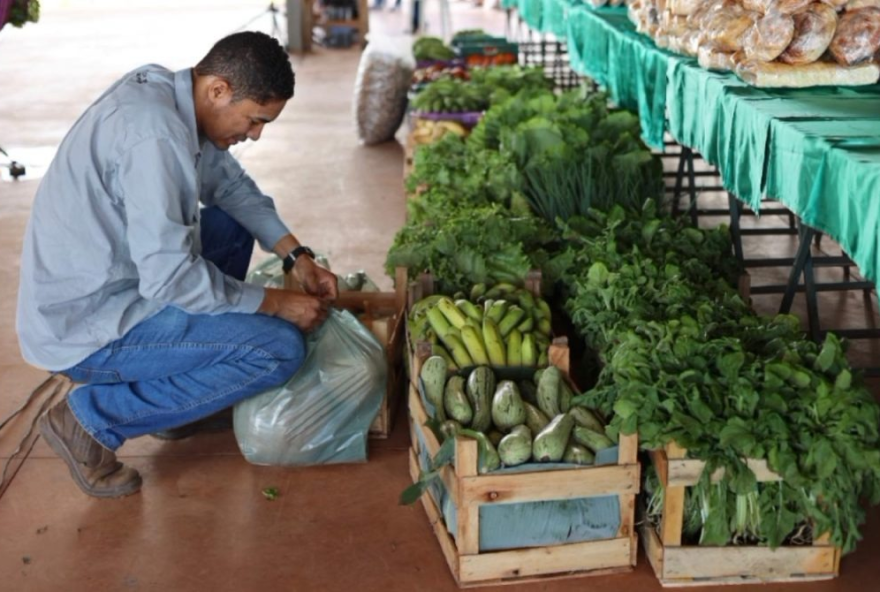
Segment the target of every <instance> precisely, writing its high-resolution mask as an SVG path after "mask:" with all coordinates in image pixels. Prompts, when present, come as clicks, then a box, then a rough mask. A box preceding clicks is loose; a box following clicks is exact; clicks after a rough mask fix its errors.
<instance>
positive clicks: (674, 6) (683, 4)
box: [666, 0, 703, 16]
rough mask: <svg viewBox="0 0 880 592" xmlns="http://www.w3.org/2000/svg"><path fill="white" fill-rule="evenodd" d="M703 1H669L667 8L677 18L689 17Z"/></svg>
mask: <svg viewBox="0 0 880 592" xmlns="http://www.w3.org/2000/svg"><path fill="white" fill-rule="evenodd" d="M700 4H703V0H667V2H666V8H667V9H668V10H669V12H670V13H672V14H673V15H675V16H688V15H689V14H691V13H693V12H694V11H695V10H696V9H697V8H699V6H700Z"/></svg>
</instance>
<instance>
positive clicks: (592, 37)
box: [509, 0, 880, 282]
mask: <svg viewBox="0 0 880 592" xmlns="http://www.w3.org/2000/svg"><path fill="white" fill-rule="evenodd" d="M509 1H510V4H511V5H513V6H515V5H517V4H518V5H519V7H520V12H521V14H523V18H524V20H526V22H529V23H530V25H531V26H533V28H535V29H537V30H539V31H543V32H553V33H554V34H558V32H559V31H560V30H561V25H560V23H559V20H560V19H563V20H564V21H565V24H566V26H567V40H568V48H569V57H570V59H571V64H572V68H574V69H575V70H576V71H578V72H580V73H582V74H585V75H587V76H589V77H590V78H593V79H594V80H596V81H597V82H598V83H599V84H600V85H602V86H604V87H605V88H607V90H608V92H609V95H610V97H611V99H612V100H613V101H614V102H615V103H616V104H618V105H620V106H621V107H624V108H627V109H631V110H633V111H637V112H638V113H639V117H640V119H641V124H642V134H643V137H644V139H645V141H646V142H647V143H648V144H650V145H651V146H654V147H658V148H659V147H661V146H662V144H663V135H664V132H665V131H667V129H668V131H669V133H670V134H671V135H672V137H673V138H675V140H676V141H678V142H679V143H680V144H682V145H684V146H689V147H691V148H693V149H694V150H696V151H697V152H699V153H700V154H701V155H702V156H703V157H704V158H705V159H706V160H708V161H709V162H711V163H713V164H715V165H717V166H718V168H719V170H720V171H721V176H722V180H723V182H724V186H725V187H726V188H727V189H729V190H730V191H731V192H732V193H733V194H734V195H736V196H737V197H739V198H740V199H741V200H743V201H745V202H746V203H748V204H749V205H750V206H751V207H752V208H753V209H755V210H756V211H759V208H760V202H761V198H762V197H764V196H768V197H771V198H773V199H777V200H779V201H780V202H782V203H783V204H784V205H785V206H786V207H788V208H789V209H790V210H791V211H792V212H794V213H795V214H797V215H798V216H799V217H800V218H801V219H802V220H803V221H804V222H805V223H806V224H808V225H810V226H812V227H814V228H816V229H819V230H821V231H822V232H825V233H826V234H828V235H829V236H830V237H831V238H833V239H834V240H836V241H837V242H838V243H840V245H841V246H842V247H843V249H844V250H845V251H846V252H847V253H848V254H849V255H850V256H851V257H852V258H853V260H854V261H855V262H856V264H857V265H858V266H859V269H860V271H861V272H862V274H863V275H864V276H865V277H867V278H869V279H870V280H872V281H875V282H876V281H877V279H878V275H880V86H877V85H874V86H866V87H857V88H812V89H780V90H768V89H756V88H753V87H750V86H748V85H747V84H745V83H744V82H742V81H741V80H739V79H738V78H737V77H736V76H734V75H732V74H725V73H717V72H709V71H707V70H704V69H702V68H700V67H699V66H698V65H697V64H696V62H695V60H693V59H690V58H685V57H682V56H677V55H673V54H671V53H669V52H666V51H664V50H662V49H659V48H657V47H656V46H655V45H654V43H653V42H652V41H651V40H650V39H648V38H647V37H645V36H642V35H639V34H637V33H636V32H635V28H634V26H633V25H632V23H630V22H629V20H628V19H627V17H626V10H625V9H624V8H622V7H619V8H601V9H593V8H592V7H589V6H587V5H584V4H580V3H578V2H576V1H573V0H509ZM523 4H528V6H529V8H528V9H526V10H527V11H528V14H529V15H530V16H529V18H526V16H525V13H524V12H523ZM560 4H564V5H565V6H564V7H561V8H560ZM532 23H537V26H535V25H533V24H532Z"/></svg>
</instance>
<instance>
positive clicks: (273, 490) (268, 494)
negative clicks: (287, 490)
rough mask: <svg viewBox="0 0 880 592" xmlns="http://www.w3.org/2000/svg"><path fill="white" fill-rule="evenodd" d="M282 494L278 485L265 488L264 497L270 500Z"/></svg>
mask: <svg viewBox="0 0 880 592" xmlns="http://www.w3.org/2000/svg"><path fill="white" fill-rule="evenodd" d="M279 495H281V492H280V491H278V488H277V487H267V488H266V489H264V490H263V497H265V498H266V499H267V500H269V501H270V502H271V501H272V500H275V499H277V498H278V496H279Z"/></svg>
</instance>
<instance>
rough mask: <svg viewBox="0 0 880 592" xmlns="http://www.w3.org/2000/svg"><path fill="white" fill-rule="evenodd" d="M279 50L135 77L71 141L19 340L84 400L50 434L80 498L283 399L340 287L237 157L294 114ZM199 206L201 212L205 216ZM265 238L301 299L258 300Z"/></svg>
mask: <svg viewBox="0 0 880 592" xmlns="http://www.w3.org/2000/svg"><path fill="white" fill-rule="evenodd" d="M293 86H294V75H293V71H292V69H291V65H290V61H289V58H288V56H287V54H286V53H285V51H284V50H283V49H282V48H281V46H280V45H279V44H278V42H276V41H275V40H274V39H272V38H271V37H269V36H267V35H264V34H261V33H252V32H245V33H237V34H234V35H231V36H229V37H226V38H224V39H222V40H221V41H219V42H218V43H217V44H216V45H215V46H214V47H213V48H212V49H211V51H210V52H209V53H208V55H207V56H205V58H204V59H203V60H202V61H201V62H199V64H198V65H197V66H196V67H195V68H194V69H186V70H181V71H179V72H171V71H169V70H166V69H165V68H162V67H160V66H156V65H149V66H144V67H143V68H139V69H137V70H135V71H133V72H131V73H129V74H127V75H126V76H124V77H123V78H122V79H121V80H119V81H118V82H117V83H115V84H114V85H113V86H112V87H110V89H109V90H107V91H106V92H105V93H104V94H103V95H102V96H101V97H100V98H99V99H98V100H97V101H96V102H95V103H94V104H93V105H91V106H90V107H89V108H88V110H86V112H85V113H84V114H83V115H82V116H81V117H80V119H79V120H78V121H77V122H76V123H75V124H74V126H73V128H72V129H71V130H70V132H69V133H68V135H67V137H66V138H65V139H64V141H63V142H62V143H61V146H60V147H59V149H58V153H57V155H56V156H55V159H54V160H53V162H52V164H51V166H50V167H49V170H48V171H47V173H46V176H45V178H44V179H43V181H42V183H41V185H40V187H39V189H38V190H37V195H36V198H35V199H34V204H33V210H32V212H31V218H30V221H29V223H28V227H27V231H26V235H25V240H24V247H23V252H22V261H21V286H20V290H19V298H18V319H17V329H18V334H19V342H20V345H21V350H22V353H23V355H24V357H25V359H26V360H27V361H28V362H30V363H32V364H34V365H37V366H41V367H44V368H47V369H49V370H51V371H57V372H61V373H63V374H65V375H67V376H69V377H70V378H71V379H73V380H74V381H75V382H78V383H84V384H83V385H82V386H79V387H78V388H76V389H75V390H73V391H72V392H71V393H70V395H69V397H68V398H67V400H66V401H64V402H62V403H60V404H58V405H57V406H55V407H54V408H52V409H50V410H49V411H48V413H46V415H44V416H43V417H42V418H41V419H40V430H41V432H42V434H43V436H44V437H45V438H46V441H47V442H48V443H49V445H50V446H51V447H52V449H53V450H54V451H55V452H56V453H57V454H58V455H59V456H60V457H61V458H62V459H64V461H65V462H66V463H67V465H68V467H69V468H70V473H71V475H72V476H73V478H74V480H75V481H76V483H77V485H78V486H79V487H80V488H81V489H82V490H83V491H84V492H86V493H87V494H89V495H93V496H97V497H118V496H123V495H128V494H131V493H134V492H135V491H137V490H138V489H139V488H140V485H141V478H140V475H139V474H138V473H137V471H135V470H134V469H132V468H129V467H125V466H123V465H122V464H121V463H119V462H118V461H117V460H116V455H115V453H114V451H115V450H116V449H117V448H119V447H120V446H121V445H122V443H123V442H124V441H125V440H127V439H129V438H133V437H136V436H140V435H143V434H151V433H155V432H158V431H163V430H168V429H170V428H174V427H177V426H183V425H186V424H190V423H192V422H194V421H196V420H200V419H202V418H205V417H208V416H211V415H213V414H216V413H218V412H219V411H221V410H224V409H227V408H229V407H230V406H232V405H233V404H235V403H236V402H238V401H240V400H242V399H244V398H247V397H250V396H253V395H255V394H257V393H260V392H262V391H264V390H266V389H268V388H271V387H273V386H276V385H278V384H280V383H282V382H284V381H285V380H287V379H288V378H290V376H292V375H293V374H294V373H295V372H296V370H297V369H298V368H299V367H300V365H301V363H302V361H303V359H304V354H305V352H304V344H303V339H302V334H301V331H309V330H312V329H314V328H315V327H317V326H318V325H319V324H320V323H321V322H323V320H324V318H325V317H326V315H327V312H328V306H329V303H330V301H332V300H333V299H335V298H336V295H337V291H336V278H335V276H334V275H333V274H332V273H330V272H329V271H328V270H326V269H324V268H322V267H319V266H318V265H317V264H316V263H315V262H314V261H313V254H312V252H311V250H310V249H308V248H307V247H304V246H301V245H300V244H299V242H298V241H297V240H296V238H295V237H294V236H293V235H292V234H291V233H290V231H289V230H288V229H287V227H286V226H285V225H284V224H283V223H282V222H281V221H280V219H279V218H278V215H277V213H276V211H275V207H274V204H273V202H272V199H271V198H269V197H268V196H266V195H264V194H262V193H261V192H260V191H259V189H258V188H257V186H256V184H255V183H254V182H253V181H252V180H251V179H250V178H249V177H248V176H247V174H246V173H245V172H244V170H243V169H242V168H241V166H240V165H239V164H238V163H237V162H236V160H235V159H234V158H233V157H232V156H231V155H230V154H229V152H228V149H229V147H230V146H232V145H234V144H237V143H238V142H242V141H244V140H246V139H250V140H254V141H256V140H258V139H259V138H260V134H261V133H262V131H263V127H264V126H265V125H266V124H267V123H270V122H272V121H274V120H275V119H276V118H277V117H278V115H279V114H280V113H281V110H282V109H283V108H284V106H285V104H286V103H287V100H288V99H290V98H291V97H292V96H293ZM199 202H201V203H202V204H203V205H204V206H205V207H204V208H202V209H200V207H199ZM254 238H256V240H258V241H259V242H260V244H261V245H262V246H263V248H264V249H271V250H272V251H274V252H275V253H276V254H277V255H278V256H279V257H282V258H285V263H286V265H287V266H292V268H293V273H294V275H295V276H296V277H297V279H298V280H299V281H300V282H301V284H302V285H303V286H304V288H305V291H306V292H307V293H306V294H300V293H294V292H286V291H283V290H277V289H264V288H261V287H258V286H254V285H249V284H246V283H244V282H243V281H242V280H243V279H244V277H245V272H246V270H247V266H248V262H249V260H250V257H251V250H252V249H253V244H254Z"/></svg>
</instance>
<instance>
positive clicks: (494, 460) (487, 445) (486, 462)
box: [458, 428, 501, 475]
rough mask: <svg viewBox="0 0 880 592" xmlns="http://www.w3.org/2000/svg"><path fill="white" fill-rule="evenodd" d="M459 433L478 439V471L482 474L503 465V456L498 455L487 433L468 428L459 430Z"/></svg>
mask: <svg viewBox="0 0 880 592" xmlns="http://www.w3.org/2000/svg"><path fill="white" fill-rule="evenodd" d="M458 434H459V435H460V436H464V437H466V438H473V439H474V440H476V441H477V451H478V454H477V471H478V472H479V473H480V474H481V475H484V474H486V473H488V472H489V471H494V470H495V469H497V468H499V467H500V466H501V458H500V457H499V456H498V451H497V450H495V446H493V445H492V442H491V441H490V440H489V438H488V437H487V436H486V434H484V433H482V432H478V431H476V430H469V429H466V428H465V429H461V430H459V432H458Z"/></svg>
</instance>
